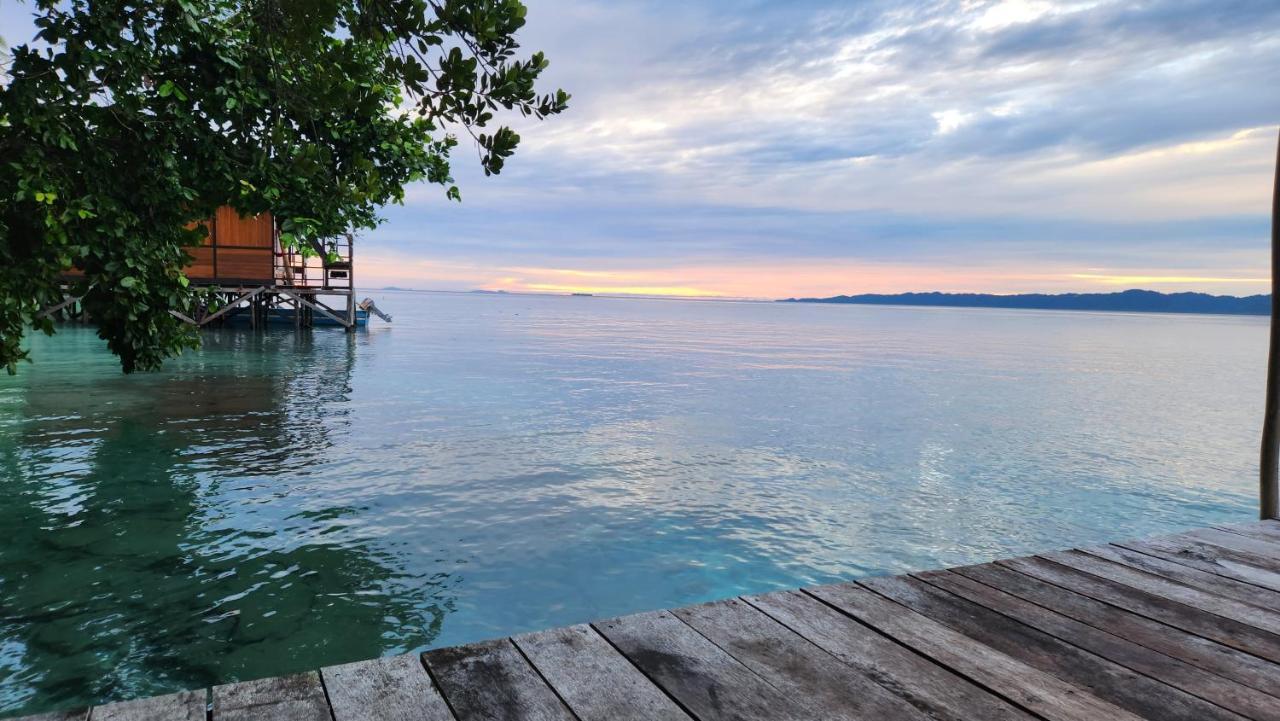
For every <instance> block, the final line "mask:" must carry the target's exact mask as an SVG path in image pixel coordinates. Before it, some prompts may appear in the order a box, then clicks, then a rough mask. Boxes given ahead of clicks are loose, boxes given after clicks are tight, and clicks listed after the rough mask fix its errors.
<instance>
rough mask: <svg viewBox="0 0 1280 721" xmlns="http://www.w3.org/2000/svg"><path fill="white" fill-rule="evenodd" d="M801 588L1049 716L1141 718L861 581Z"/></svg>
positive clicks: (1062, 719)
mask: <svg viewBox="0 0 1280 721" xmlns="http://www.w3.org/2000/svg"><path fill="white" fill-rule="evenodd" d="M805 592H806V593H810V594H812V595H813V596H815V597H817V598H819V599H821V600H822V601H824V602H826V603H829V604H831V605H832V606H834V607H836V608H838V609H839V610H841V611H843V612H845V613H847V614H849V615H850V616H852V617H854V618H856V619H858V620H859V621H862V622H863V623H865V624H867V625H868V626H871V627H872V628H875V629H877V630H879V631H880V632H881V633H884V634H886V635H888V636H891V637H892V638H894V639H896V640H897V641H898V642H899V643H902V644H904V645H906V646H909V647H911V648H912V649H914V650H915V651H916V652H917V653H921V654H923V655H925V656H927V657H929V658H931V659H933V660H934V661H935V662H937V663H940V664H942V665H943V666H946V667H947V668H949V669H951V670H952V671H954V672H956V673H958V674H961V675H963V676H965V677H966V678H969V679H972V680H973V681H975V682H977V683H979V684H982V685H983V686H985V687H986V688H989V689H991V690H992V691H994V692H996V693H998V694H1000V695H1001V696H1004V697H1005V698H1008V699H1010V700H1012V701H1013V702H1014V703H1016V704H1018V705H1019V706H1022V707H1023V708H1025V709H1027V710H1029V711H1032V712H1033V713H1035V714H1037V715H1039V716H1042V717H1043V718H1045V719H1048V720H1049V721H1097V719H1109V720H1110V721H1134V719H1138V718H1141V717H1140V716H1137V715H1135V714H1133V713H1130V712H1129V711H1126V710H1124V709H1122V708H1120V707H1119V706H1116V705H1114V704H1112V703H1109V702H1107V701H1104V700H1102V699H1100V698H1098V697H1097V696H1094V695H1093V694H1091V693H1089V691H1088V690H1086V689H1084V688H1081V687H1080V686H1077V685H1074V684H1071V683H1068V682H1066V681H1063V680H1062V679H1060V678H1057V677H1055V676H1053V675H1051V674H1048V673H1045V672H1043V671H1040V670H1039V669H1037V668H1034V667H1032V666H1029V665H1027V664H1025V663H1023V662H1022V661H1019V660H1017V659H1015V658H1013V657H1011V656H1009V655H1007V654H1004V653H1001V652H1000V651H997V650H995V649H993V648H991V647H990V646H988V645H986V644H984V643H980V642H978V641H975V640H973V639H972V638H970V637H968V636H966V635H964V634H962V633H960V632H958V631H955V630H952V629H951V628H948V627H947V626H944V625H942V624H940V623H938V622H936V621H933V620H932V619H929V618H927V617H926V616H923V615H921V614H919V613H916V612H915V611H912V610H911V609H909V608H907V607H905V606H903V605H901V604H898V603H895V602H893V601H890V600H888V599H886V598H884V597H883V596H879V595H877V594H876V593H873V592H872V591H870V590H868V589H866V588H863V587H861V586H856V585H852V584H844V585H836V586H819V587H815V588H807V589H805Z"/></svg>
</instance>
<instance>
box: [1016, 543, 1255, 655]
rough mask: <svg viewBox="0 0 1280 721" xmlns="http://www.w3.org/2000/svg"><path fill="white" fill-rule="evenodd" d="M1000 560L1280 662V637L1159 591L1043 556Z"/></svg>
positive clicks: (1131, 609) (1169, 623)
mask: <svg viewBox="0 0 1280 721" xmlns="http://www.w3.org/2000/svg"><path fill="white" fill-rule="evenodd" d="M997 563H998V564H1000V565H1002V566H1006V567H1008V568H1012V569H1014V570H1016V571H1021V572H1022V573H1025V574H1027V575H1029V576H1033V577H1035V578H1039V579H1041V580H1044V581H1047V582H1049V583H1051V584H1053V585H1055V586H1062V587H1064V588H1067V589H1070V590H1073V591H1076V592H1078V593H1081V594H1083V595H1085V596H1089V597H1090V598H1094V599H1097V600H1099V601H1102V602H1104V603H1109V604H1112V605H1113V606H1118V607H1120V608H1123V609H1125V610H1128V611H1132V612H1133V613H1136V614H1138V615H1141V616H1146V617H1147V618H1151V619H1154V620H1156V621H1160V622H1161V623H1165V624H1168V625H1170V626H1174V627H1176V628H1180V629H1182V630H1184V631H1189V632H1191V633H1194V634H1197V635H1200V636H1203V637H1205V638H1208V639H1212V640H1214V641H1217V642H1219V643H1222V644H1226V645H1227V646H1230V647H1232V648H1236V649H1239V650H1241V651H1244V652H1246V653H1251V654H1253V655H1255V656H1259V657H1261V658H1264V659H1266V660H1268V661H1272V662H1276V661H1280V638H1277V637H1276V636H1275V635H1274V634H1271V633H1267V632H1266V631H1262V630H1260V629H1257V628H1254V627H1253V626H1250V625H1247V624H1243V623H1239V622H1237V621H1233V620H1231V619H1229V618H1223V617H1222V616H1216V615H1214V614H1210V613H1205V612H1203V611H1201V610H1199V609H1196V608H1192V607H1191V606H1187V605H1184V604H1181V603H1178V602H1175V601H1171V600H1169V599H1166V598H1162V597H1160V596H1158V595H1156V594H1152V593H1148V592H1146V591H1142V590H1139V589H1136V588H1133V587H1132V586H1126V585H1124V584H1123V583H1117V582H1116V581H1112V580H1110V579H1107V578H1102V577H1100V576H1094V575H1091V574H1088V573H1084V572H1082V571H1077V570H1076V569H1074V568H1071V567H1069V566H1063V565H1061V564H1058V563H1054V562H1052V561H1049V560H1046V559H1044V558H1014V559H1008V560H1002V561H997Z"/></svg>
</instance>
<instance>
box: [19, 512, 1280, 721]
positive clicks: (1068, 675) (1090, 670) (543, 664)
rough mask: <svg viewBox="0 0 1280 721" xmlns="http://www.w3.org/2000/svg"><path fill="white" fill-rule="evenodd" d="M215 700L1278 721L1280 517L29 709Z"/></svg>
mask: <svg viewBox="0 0 1280 721" xmlns="http://www.w3.org/2000/svg"><path fill="white" fill-rule="evenodd" d="M206 697H210V698H211V704H209V709H208V711H207V712H206V710H205V703H204V699H205V698H206ZM206 714H207V716H208V719H209V721H266V720H270V721H478V720H480V719H484V720H485V721H641V720H643V721H721V720H723V721H764V720H766V719H767V720H768V721H800V720H803V721H816V720H818V719H821V721H889V720H892V721H898V720H902V721H978V720H981V721H1094V720H1095V719H1097V720H1098V721H1101V720H1102V719H1106V721H1136V720H1137V719H1142V718H1147V719H1159V720H1160V721H1166V720H1167V721H1244V720H1247V721H1280V523H1277V522H1263V523H1258V524H1238V525H1231V526H1223V527H1211V528H1202V529H1197V530H1194V531H1189V532H1187V533H1183V534H1175V535H1169V536H1163V537H1158V538H1151V539H1137V540H1132V541H1121V542H1114V543H1110V544H1106V545H1103V546H1096V547H1089V548H1084V549H1077V550H1072V551H1061V552H1051V553H1044V554H1042V555H1040V556H1033V557H1025V558H1013V559H1004V560H999V561H996V562H993V563H989V564H980V565H974V566H962V567H959V568H954V569H950V570H940V571H926V572H920V573H917V574H914V575H908V576H900V577H893V578H879V579H866V580H863V581H860V582H857V583H847V584H840V585H834V586H820V587H816V588H809V589H801V590H794V591H781V592H774V593H768V594H763V595H758V596H744V597H741V598H738V599H728V600H726V601H720V602H715V603H708V604H702V605H699V606H692V607H687V608H681V609H674V610H668V611H654V612H651V613H644V614H637V615H633V616H624V617H621V618H615V619H610V620H606V621H600V622H597V623H594V624H589V625H585V624H584V625H579V626H572V627H569V628H561V629H552V630H549V631H542V632H538V633H530V634H524V635H521V636H517V637H515V638H504V639H497V640H493V641H486V642H483V643H477V644H471V645H468V646H461V647H454V648H444V649H437V650H433V651H430V652H428V653H426V654H422V655H409V656H400V657H394V658H387V659H375V660H372V661H366V662H360V663H354V664H343V665H340V666H332V667H327V668H324V669H321V670H319V671H315V672H311V673H305V674H296V675H292V676H283V677H279V678H269V679H261V680H257V681H247V682H242V683H229V684H224V685H220V686H216V687H214V688H213V689H212V690H211V691H209V692H206V691H200V690H197V691H194V692H187V693H183V694H173V695H170V696H162V697H157V698H152V699H141V700H134V701H126V702H123V703H115V704H108V705H103V706H99V707H96V708H93V709H84V710H76V711H70V712H59V713H53V714H43V715H39V716H30V717H26V718H25V719H23V720H22V721H202V720H203V719H204V718H205V716H206Z"/></svg>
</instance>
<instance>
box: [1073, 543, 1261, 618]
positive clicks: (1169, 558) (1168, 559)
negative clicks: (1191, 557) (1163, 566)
mask: <svg viewBox="0 0 1280 721" xmlns="http://www.w3.org/2000/svg"><path fill="white" fill-rule="evenodd" d="M1125 543H1128V541H1118V542H1116V543H1108V544H1107V545H1108V546H1115V547H1116V548H1121V549H1124V550H1126V551H1130V552H1132V553H1137V554H1139V555H1142V556H1146V557H1147V558H1154V559H1155V560H1157V561H1164V562H1165V563H1172V564H1175V565H1178V566H1181V567H1183V568H1188V569H1191V570H1192V571H1199V572H1200V573H1203V574H1206V575H1210V576H1217V577H1218V578H1224V579H1226V580H1228V581H1233V582H1235V583H1243V584H1245V585H1248V586H1253V587H1254V588H1257V589H1260V590H1262V591H1267V592H1270V593H1280V591H1276V589H1274V588H1268V587H1267V586H1263V585H1261V584H1257V583H1254V582H1252V581H1250V580H1248V579H1244V578H1237V577H1235V576H1228V575H1227V574H1225V573H1219V572H1218V571H1216V570H1214V571H1207V570H1205V569H1203V568H1197V567H1196V566H1192V565H1190V564H1187V563H1184V562H1182V561H1181V560H1179V559H1178V557H1177V554H1174V553H1169V554H1166V555H1163V556H1161V555H1156V554H1155V553H1152V552H1150V551H1148V550H1145V549H1142V548H1134V547H1132V546H1126V545H1124V544H1125ZM1134 545H1135V546H1136V545H1138V544H1137V543H1134ZM1205 545H1207V546H1214V548H1221V546H1216V545H1214V544H1211V543H1206V544H1205ZM1080 550H1083V551H1084V552H1085V553H1089V551H1088V550H1087V549H1080ZM1223 550H1229V549H1223ZM1089 555H1090V556H1094V557H1095V558H1102V559H1103V560H1104V561H1110V560H1111V559H1109V558H1104V557H1102V556H1096V555H1094V554H1093V553H1089ZM1112 563H1115V561H1112ZM1123 565H1124V566H1125V567H1126V568H1134V569H1137V570H1140V571H1142V570H1145V569H1141V568H1138V567H1137V566H1134V565H1130V564H1128V563H1126V564H1123ZM1147 573H1150V571H1147ZM1160 578H1163V579H1165V580H1167V581H1173V582H1175V583H1182V582H1181V581H1178V580H1177V579H1174V578H1169V577H1168V576H1164V575H1161V576H1160ZM1183 585H1184V586H1185V585H1188V584H1185V583H1183ZM1190 588H1195V589H1197V590H1200V591H1205V592H1206V593H1213V594H1214V595H1216V596H1221V597H1222V598H1225V599H1229V600H1234V601H1240V599H1238V598H1234V597H1232V596H1226V595H1223V594H1221V593H1217V592H1215V591H1212V590H1209V589H1205V588H1200V587H1199V586H1190ZM1240 602H1241V603H1248V601H1240ZM1250 605H1257V604H1250ZM1259 608H1261V609H1263V610H1274V609H1268V608H1267V607H1266V606H1259Z"/></svg>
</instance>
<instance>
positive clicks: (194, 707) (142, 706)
mask: <svg viewBox="0 0 1280 721" xmlns="http://www.w3.org/2000/svg"><path fill="white" fill-rule="evenodd" d="M92 718H93V721H204V718H205V693H204V692H203V691H181V692H179V693H171V694H169V695H167V696H156V697H154V698H143V699H137V700H135V701H122V702H120V703H113V704H107V705H106V706H99V707H97V708H95V709H94V710H93V716H92Z"/></svg>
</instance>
